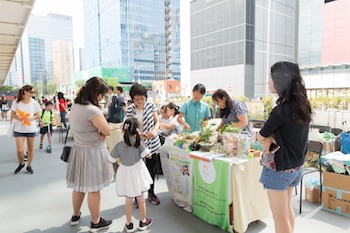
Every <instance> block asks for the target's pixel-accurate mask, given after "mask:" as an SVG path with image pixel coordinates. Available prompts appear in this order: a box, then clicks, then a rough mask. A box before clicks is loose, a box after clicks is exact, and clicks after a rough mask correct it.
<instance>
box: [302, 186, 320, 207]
mask: <svg viewBox="0 0 350 233" xmlns="http://www.w3.org/2000/svg"><path fill="white" fill-rule="evenodd" d="M305 199H306V200H307V201H308V202H311V203H317V202H321V189H320V188H312V189H311V188H308V187H306V186H305Z"/></svg>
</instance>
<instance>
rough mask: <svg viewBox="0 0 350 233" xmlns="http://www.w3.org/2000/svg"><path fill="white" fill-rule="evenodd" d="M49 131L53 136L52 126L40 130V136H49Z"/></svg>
mask: <svg viewBox="0 0 350 233" xmlns="http://www.w3.org/2000/svg"><path fill="white" fill-rule="evenodd" d="M49 127H50V128H49ZM49 129H50V134H51V135H52V124H50V125H48V126H44V127H42V128H40V134H43V135H45V134H47V133H48V130H49Z"/></svg>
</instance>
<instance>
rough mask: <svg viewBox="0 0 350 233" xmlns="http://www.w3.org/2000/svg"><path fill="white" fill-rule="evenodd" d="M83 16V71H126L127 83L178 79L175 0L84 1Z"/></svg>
mask: <svg viewBox="0 0 350 233" xmlns="http://www.w3.org/2000/svg"><path fill="white" fill-rule="evenodd" d="M83 12H84V27H85V68H86V69H91V68H94V67H99V66H100V67H108V68H128V69H129V70H130V74H131V77H130V79H131V81H152V80H165V79H167V78H174V79H179V78H180V68H179V67H180V49H179V36H180V34H179V0H166V1H151V0H127V1H125V0H120V1H112V0H105V1H100V0H87V1H83ZM166 31H167V34H166ZM166 72H167V73H166Z"/></svg>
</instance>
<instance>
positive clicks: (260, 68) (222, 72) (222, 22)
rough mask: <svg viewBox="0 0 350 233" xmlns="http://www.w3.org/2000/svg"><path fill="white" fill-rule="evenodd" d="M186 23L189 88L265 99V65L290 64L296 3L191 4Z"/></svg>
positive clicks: (222, 0) (221, 0) (239, 0)
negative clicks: (189, 60)
mask: <svg viewBox="0 0 350 233" xmlns="http://www.w3.org/2000/svg"><path fill="white" fill-rule="evenodd" d="M190 19H191V27H190V30H191V32H190V44H191V54H190V56H191V68H190V69H191V78H190V79H191V81H190V82H191V84H190V85H191V87H193V86H194V85H195V84H196V83H203V84H204V85H205V86H206V87H207V89H208V91H209V92H213V91H215V90H216V89H218V88H222V89H225V90H226V91H227V92H228V93H229V94H230V95H233V96H241V95H244V96H247V97H249V98H252V97H260V96H265V95H266V90H267V88H266V86H267V77H268V72H269V68H270V66H271V65H272V64H273V63H275V62H276V61H280V60H291V61H295V60H296V55H297V54H296V48H297V46H296V44H297V38H296V36H295V35H296V32H297V26H298V24H297V1H296V0H283V1H275V0H269V1H255V0H246V1H243V0H230V1H227V0H212V1H207V0H193V1H191V3H190ZM185 37H186V35H183V37H182V38H181V39H184V40H186V38H185Z"/></svg>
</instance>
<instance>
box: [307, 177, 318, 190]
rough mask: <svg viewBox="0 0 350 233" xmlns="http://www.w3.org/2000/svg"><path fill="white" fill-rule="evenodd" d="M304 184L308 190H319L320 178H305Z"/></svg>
mask: <svg viewBox="0 0 350 233" xmlns="http://www.w3.org/2000/svg"><path fill="white" fill-rule="evenodd" d="M304 184H305V187H307V188H309V189H315V188H318V189H319V188H320V187H321V182H320V176H305V179H304Z"/></svg>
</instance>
